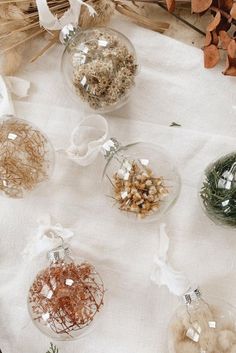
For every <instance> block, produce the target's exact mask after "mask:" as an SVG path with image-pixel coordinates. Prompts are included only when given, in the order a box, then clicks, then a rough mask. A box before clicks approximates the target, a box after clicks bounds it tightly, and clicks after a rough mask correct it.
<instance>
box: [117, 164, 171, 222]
mask: <svg viewBox="0 0 236 353" xmlns="http://www.w3.org/2000/svg"><path fill="white" fill-rule="evenodd" d="M126 175H127V174H126ZM111 182H112V185H113V189H114V198H115V200H116V201H117V202H118V203H119V208H120V210H122V211H127V212H132V213H134V214H136V215H138V216H139V217H140V218H144V217H146V216H148V215H150V214H151V213H153V212H154V211H157V210H158V208H159V207H160V205H161V201H162V200H163V199H164V198H165V197H166V196H167V195H168V189H167V187H166V186H165V183H164V179H163V177H156V176H154V175H153V171H152V170H151V169H150V168H148V167H145V166H143V165H142V166H141V165H140V163H138V162H136V161H133V162H132V163H131V168H130V170H129V172H128V177H124V174H123V175H120V172H119V171H118V172H116V173H115V174H114V176H113V180H111Z"/></svg>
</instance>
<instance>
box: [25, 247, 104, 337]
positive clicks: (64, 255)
mask: <svg viewBox="0 0 236 353" xmlns="http://www.w3.org/2000/svg"><path fill="white" fill-rule="evenodd" d="M48 258H49V261H50V265H49V266H48V267H47V268H45V269H43V270H42V271H41V272H39V273H38V275H37V276H36V278H35V280H34V281H33V284H32V285H31V287H30V290H29V294H28V308H29V313H30V316H31V318H32V320H33V322H34V324H35V325H36V327H37V328H38V329H39V330H40V331H41V332H43V333H44V334H46V335H47V336H49V337H50V338H53V339H55V340H62V341H68V340H74V339H78V338H81V337H82V336H84V335H85V334H88V333H89V332H91V329H92V328H93V326H94V321H96V320H95V316H96V317H97V314H98V312H99V311H100V309H101V307H102V306H103V297H104V286H103V281H102V279H101V277H100V275H99V274H98V273H97V271H96V269H95V268H94V266H93V265H91V264H90V263H88V262H86V261H83V260H81V259H79V260H78V261H77V262H75V261H74V260H73V259H72V258H71V255H70V250H69V249H68V247H66V246H59V247H57V248H55V249H53V250H51V251H50V252H49V253H48Z"/></svg>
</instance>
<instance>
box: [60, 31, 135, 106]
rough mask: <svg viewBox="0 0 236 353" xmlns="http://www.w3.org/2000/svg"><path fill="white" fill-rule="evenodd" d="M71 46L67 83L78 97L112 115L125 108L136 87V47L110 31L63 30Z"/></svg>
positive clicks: (65, 59)
mask: <svg viewBox="0 0 236 353" xmlns="http://www.w3.org/2000/svg"><path fill="white" fill-rule="evenodd" d="M62 41H64V42H66V44H67V46H66V49H65V52H64V55H63V59H62V70H63V73H64V77H65V80H66V82H67V84H68V86H69V87H70V89H71V90H73V91H74V92H75V93H76V95H77V96H79V97H80V98H81V99H82V101H84V102H85V103H87V104H88V106H89V107H90V108H92V109H94V110H96V111H111V110H114V109H117V108H118V107H120V106H121V105H123V104H125V103H126V101H127V99H128V96H129V94H130V92H131V89H132V88H133V87H134V85H135V77H136V74H137V60H136V54H135V50H134V47H133V46H132V44H131V43H130V41H129V40H128V39H127V38H126V37H125V36H124V35H122V34H121V33H119V32H117V31H115V30H112V29H109V28H97V29H89V30H86V31H80V30H76V29H75V28H73V27H71V28H70V29H69V30H68V26H67V27H66V28H64V29H63V30H62Z"/></svg>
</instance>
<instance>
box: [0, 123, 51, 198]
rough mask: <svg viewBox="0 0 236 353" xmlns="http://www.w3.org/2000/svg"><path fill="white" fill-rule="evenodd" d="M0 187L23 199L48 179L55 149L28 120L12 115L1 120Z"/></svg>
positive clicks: (7, 193) (7, 192)
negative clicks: (12, 116)
mask: <svg viewBox="0 0 236 353" xmlns="http://www.w3.org/2000/svg"><path fill="white" fill-rule="evenodd" d="M0 146H1V152H0V190H1V192H2V193H3V194H4V195H6V196H9V197H13V198H21V197H23V196H24V193H25V192H26V191H30V190H32V189H34V188H35V187H36V186H37V185H38V184H39V183H41V182H42V181H44V180H46V179H47V178H48V176H49V174H50V172H51V167H52V165H51V162H52V158H53V150H52V147H51V145H50V144H49V142H48V140H47V138H46V137H45V136H44V135H43V134H42V133H41V132H40V131H39V130H37V129H36V128H34V127H33V126H32V125H31V124H29V123H28V122H27V121H24V120H21V119H16V118H9V119H6V120H2V121H1V123H0Z"/></svg>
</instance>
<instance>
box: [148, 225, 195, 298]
mask: <svg viewBox="0 0 236 353" xmlns="http://www.w3.org/2000/svg"><path fill="white" fill-rule="evenodd" d="M165 228H166V225H165V224H163V223H162V224H161V225H160V232H159V234H160V246H159V249H158V255H156V256H155V257H154V268H153V271H152V273H151V280H152V281H153V282H154V283H156V284H158V285H159V286H167V288H168V289H169V291H170V292H171V293H173V294H175V295H178V296H181V295H183V294H184V293H186V292H187V291H188V289H189V288H191V284H190V282H189V280H188V278H187V277H186V275H185V274H184V273H183V272H181V271H177V270H175V269H174V268H173V267H172V265H171V264H170V262H169V259H168V250H169V246H170V239H169V237H168V235H167V234H166V230H165Z"/></svg>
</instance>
